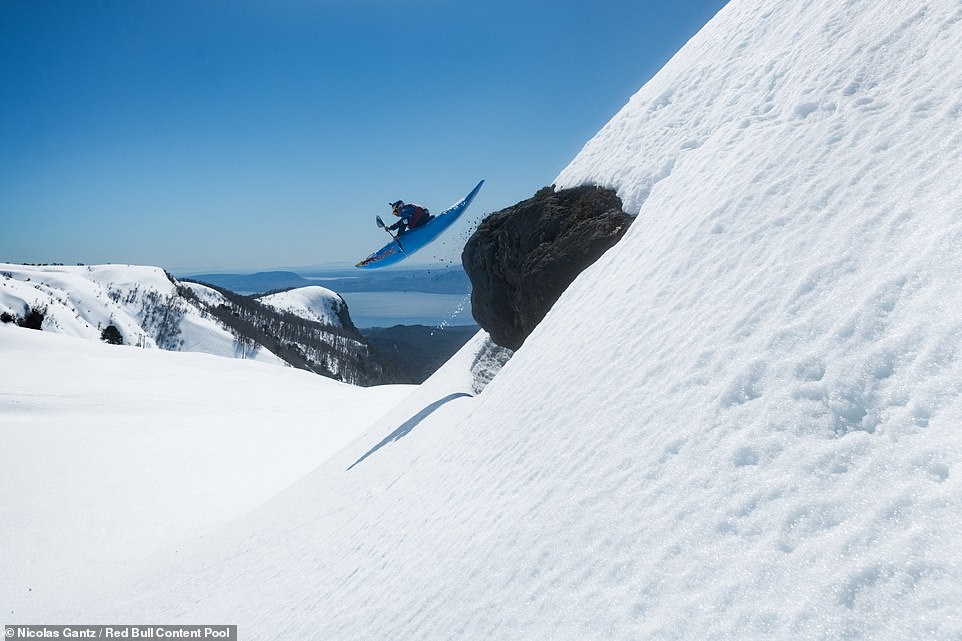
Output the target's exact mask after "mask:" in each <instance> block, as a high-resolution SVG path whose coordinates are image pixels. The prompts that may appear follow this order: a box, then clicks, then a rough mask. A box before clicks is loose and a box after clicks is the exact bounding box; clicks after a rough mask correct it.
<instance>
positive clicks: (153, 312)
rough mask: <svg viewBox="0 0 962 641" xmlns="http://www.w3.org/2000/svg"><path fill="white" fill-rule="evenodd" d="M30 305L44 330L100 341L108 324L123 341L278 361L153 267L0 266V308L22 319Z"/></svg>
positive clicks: (268, 361) (278, 362)
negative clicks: (205, 311) (208, 312)
mask: <svg viewBox="0 0 962 641" xmlns="http://www.w3.org/2000/svg"><path fill="white" fill-rule="evenodd" d="M209 291H211V292H213V290H209ZM214 293H216V292H214ZM32 307H38V308H42V309H45V310H46V313H45V319H44V325H43V328H44V330H45V331H53V332H57V333H62V334H67V335H69V336H77V337H81V338H88V339H94V340H100V334H101V331H102V330H103V329H104V328H105V327H107V326H108V325H114V326H115V327H117V329H118V330H119V331H120V334H121V336H122V337H123V340H124V343H125V344H128V345H142V346H144V347H150V348H156V347H160V348H161V349H168V350H178V351H194V352H205V353H209V354H216V355H218V356H228V357H238V358H249V359H252V360H258V361H263V362H267V363H273V364H275V365H282V364H284V361H282V360H281V359H279V358H278V357H277V356H275V355H274V354H272V353H271V352H270V351H269V350H267V349H265V348H263V347H262V346H259V345H249V344H247V343H245V342H244V341H239V340H238V338H237V336H236V335H234V334H233V333H232V332H230V331H229V330H227V329H226V328H225V327H223V326H222V325H221V324H220V323H218V322H217V321H215V320H214V319H212V318H210V317H209V316H207V315H206V314H203V313H202V311H201V310H200V309H198V308H197V307H195V306H194V305H192V304H191V303H190V301H188V300H185V299H184V298H183V297H182V296H180V294H179V293H178V291H177V287H176V285H175V283H174V282H173V281H172V280H171V279H170V278H169V277H168V275H167V274H166V273H165V272H164V270H162V269H160V268H159V267H141V266H136V265H89V266H55V265H45V266H36V267H34V266H29V265H13V264H2V263H0V312H7V313H9V314H12V315H14V316H22V315H23V314H24V310H25V309H29V308H32Z"/></svg>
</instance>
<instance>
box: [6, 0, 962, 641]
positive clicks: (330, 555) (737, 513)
mask: <svg viewBox="0 0 962 641" xmlns="http://www.w3.org/2000/svg"><path fill="white" fill-rule="evenodd" d="M959 51H962V4H960V3H959V2H958V0H951V1H950V0H937V1H932V2H923V3H915V2H907V1H901V0H876V1H875V2H867V1H850V2H839V1H838V0H807V1H804V2H797V3H795V2H784V0H758V1H748V0H733V1H732V2H731V3H730V4H729V5H728V6H727V7H726V8H725V9H724V10H723V11H722V12H720V14H719V15H718V16H717V17H716V18H715V19H714V20H712V22H711V23H709V25H708V26H707V27H706V28H705V29H703V30H702V32H700V33H699V34H698V35H697V36H696V37H695V38H694V39H693V40H692V41H691V42H690V43H689V44H688V45H686V47H685V48H684V49H682V51H681V52H679V53H678V54H677V55H676V56H675V58H674V59H672V61H671V62H670V63H669V64H668V65H667V66H666V67H665V69H664V70H663V71H662V72H660V73H659V74H658V76H656V77H655V78H654V79H653V80H652V81H651V82H649V83H648V84H647V85H646V86H645V87H644V88H642V90H641V91H640V92H639V93H638V94H637V95H636V96H634V97H633V98H632V99H631V101H630V103H629V104H628V105H627V106H626V107H625V109H624V110H623V111H622V112H620V113H619V114H618V115H616V116H615V117H614V118H613V119H612V121H611V122H610V123H609V124H608V125H607V126H606V127H605V128H604V129H603V130H602V131H601V132H600V133H599V134H598V136H597V137H596V138H595V139H593V140H592V141H591V142H590V143H589V144H588V145H587V146H586V147H585V149H584V150H583V151H582V153H581V154H579V156H578V157H577V158H576V159H575V160H574V161H573V162H572V164H571V166H570V167H568V168H567V169H566V170H565V171H564V172H563V173H562V174H561V176H559V178H558V181H557V182H558V184H559V186H572V185H577V184H582V183H597V184H601V185H605V186H611V187H614V188H616V189H617V190H618V192H619V194H620V195H621V197H622V198H623V200H624V201H625V203H626V206H627V208H628V209H627V211H629V213H638V216H639V217H638V219H637V220H636V222H635V223H634V224H633V226H632V229H631V230H629V232H628V234H627V235H626V236H625V237H624V239H623V240H622V241H621V242H620V243H619V244H618V245H616V246H615V247H614V248H612V249H611V250H610V251H609V252H608V253H607V254H605V256H603V257H602V258H601V259H600V260H599V261H598V262H596V263H595V264H594V265H593V266H592V267H590V268H589V269H588V270H587V271H585V272H584V273H583V274H582V275H581V277H579V278H578V280H576V281H575V283H574V284H572V286H571V287H570V288H569V289H568V291H567V292H566V293H565V295H563V296H562V298H561V299H560V300H559V301H558V302H557V303H556V304H555V306H554V308H553V309H552V311H551V312H550V313H549V314H548V316H547V317H546V318H545V320H544V321H543V322H542V323H541V325H540V326H539V327H538V328H537V329H536V330H535V331H534V333H533V334H532V335H531V336H530V337H529V338H528V339H527V341H526V342H525V345H524V347H523V348H521V349H520V350H519V351H518V352H517V353H516V354H515V355H514V356H513V358H512V359H511V360H510V361H509V362H508V363H507V364H506V365H505V367H504V369H503V370H502V371H501V372H500V373H499V374H498V375H497V377H495V378H494V380H493V381H492V382H491V383H490V385H489V386H488V387H487V388H485V390H484V391H483V393H481V394H480V395H479V396H477V397H475V398H471V397H469V396H467V394H469V393H470V391H471V387H470V386H471V384H472V380H471V377H470V376H468V375H462V374H461V369H457V370H456V371H457V372H458V373H457V374H455V373H454V370H452V368H453V367H455V366H458V367H459V368H464V369H468V367H469V365H470V363H472V362H473V361H474V358H475V356H476V355H477V353H478V350H479V349H480V345H477V344H474V343H472V344H471V345H470V346H466V347H465V350H468V351H467V352H466V351H465V350H462V352H461V353H459V356H456V357H455V359H452V362H451V363H449V364H448V365H447V366H445V368H442V370H441V371H439V372H438V374H436V375H435V376H434V377H432V378H431V379H429V381H427V382H426V383H424V384H423V385H422V386H420V387H419V388H418V389H417V391H416V392H415V393H414V394H412V395H411V396H410V397H408V398H407V399H405V401H404V402H402V403H401V404H400V405H398V406H397V407H396V408H395V409H394V410H392V411H391V412H390V413H389V414H388V415H387V416H385V417H384V418H383V419H381V420H380V421H378V422H376V423H375V424H374V425H373V426H372V427H371V428H370V429H369V430H368V431H367V432H366V433H365V434H364V435H362V436H361V437H360V438H359V439H358V440H357V441H355V442H353V443H352V444H351V445H349V446H347V447H346V448H345V449H343V450H341V451H340V452H339V453H337V454H336V455H335V456H334V457H332V458H331V459H330V460H328V461H327V462H325V463H324V464H322V465H321V466H319V467H318V468H317V469H316V470H315V471H314V472H313V473H311V474H310V475H309V476H307V477H305V478H304V479H303V480H301V481H300V482H298V483H297V484H295V485H294V486H292V487H291V488H289V489H288V490H286V491H284V492H282V493H279V494H278V495H277V496H275V497H274V498H273V499H272V500H270V501H268V502H266V503H265V504H263V505H262V506H261V507H260V508H258V509H257V510H254V511H252V512H251V513H249V514H247V515H245V516H244V517H241V518H239V519H236V520H234V521H233V522H231V523H230V525H229V527H227V528H224V529H222V530H219V531H217V532H211V533H209V534H208V535H207V536H205V537H204V539H202V540H195V541H193V542H192V543H191V544H190V545H185V546H180V547H179V548H178V549H179V554H177V555H176V556H175V555H173V554H168V555H166V556H158V557H156V558H154V559H152V560H151V562H150V563H143V564H140V565H138V566H137V567H132V568H131V569H130V578H129V579H122V578H121V577H117V576H109V575H108V576H105V577H103V578H102V580H100V581H98V582H97V583H96V584H95V585H92V586H91V589H90V590H89V591H88V592H86V593H82V594H74V595H72V598H70V599H64V600H62V601H59V602H56V607H54V606H47V607H33V606H30V605H28V606H26V607H25V609H24V610H23V611H21V612H18V614H22V617H21V616H18V617H17V618H18V619H20V620H32V619H33V620H40V619H47V620H58V621H81V620H83V621H121V620H123V621H133V620H140V621H182V622H196V621H198V620H210V621H219V622H232V623H237V624H238V625H239V630H240V632H241V634H242V635H243V636H244V637H245V638H270V639H305V638H312V639H362V638H363V639H386V638H396V639H449V638H471V639H505V640H508V639H510V640H512V641H514V640H516V639H549V638H550V639H692V640H696V639H697V640H699V641H701V640H704V639H740V640H741V639H776V640H795V639H893V640H895V639H940V640H941V639H944V640H955V641H958V639H960V638H962V618H960V617H962V615H960V613H962V567H960V562H962V552H960V551H959V550H962V529H960V525H962V467H960V466H962V463H960V461H962V432H960V430H959V425H960V420H962V394H960V393H962V184H960V181H959V180H958V177H959V176H960V175H962V162H960V160H962V158H960V155H962V126H960V125H962V64H960V62H959V56H958V52H959ZM613 62H615V63H618V64H621V62H620V61H613ZM17 331H19V330H17ZM472 349H473V350H474V351H473V352H471V350H472ZM465 363H467V366H465ZM16 587H17V588H18V589H19V588H20V586H16Z"/></svg>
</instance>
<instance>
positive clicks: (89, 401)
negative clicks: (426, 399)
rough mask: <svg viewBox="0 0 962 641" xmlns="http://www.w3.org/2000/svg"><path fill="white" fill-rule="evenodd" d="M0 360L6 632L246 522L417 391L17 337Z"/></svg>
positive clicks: (45, 335)
mask: <svg viewBox="0 0 962 641" xmlns="http://www.w3.org/2000/svg"><path fill="white" fill-rule="evenodd" d="M0 354H2V364H3V365H2V367H0V443H2V451H3V453H4V462H3V465H2V466H0V488H2V489H0V541H3V548H4V554H3V555H0V577H3V579H2V580H0V603H2V605H3V609H2V610H0V612H3V614H4V615H7V616H4V617H3V618H4V619H5V620H6V621H10V620H11V619H10V618H9V616H10V615H16V614H19V613H20V612H21V610H22V608H23V607H25V606H28V605H34V606H35V604H36V601H37V600H38V599H44V598H48V597H50V595H51V593H55V594H56V593H59V592H60V591H64V592H66V593H67V594H76V593H77V592H78V591H80V590H81V589H83V590H86V589H87V588H88V587H89V586H91V585H95V584H96V583H97V580H98V579H100V578H101V577H103V576H104V575H112V574H115V573H117V572H120V571H122V570H123V567H124V566H125V565H127V564H128V563H132V562H133V561H136V560H139V559H142V558H145V557H148V556H150V555H151V554H154V553H156V552H158V551H159V550H165V551H166V550H168V549H170V550H171V551H172V550H173V549H176V544H178V543H180V542H182V541H183V540H184V539H187V538H191V537H193V536H197V535H199V534H202V533H204V532H206V531H207V530H209V529H210V528H212V527H216V526H218V525H222V524H224V523H227V522H229V521H230V520H231V519H233V518H235V517H237V516H239V515H241V514H243V513H245V512H247V511H248V510H250V509H252V508H253V507H255V506H256V505H258V504H259V503H261V502H263V501H265V500H266V499H268V498H269V497H271V496H272V495H274V494H276V493H277V492H279V491H280V490H282V489H284V488H285V487H287V486H288V485H290V484H291V483H292V482H294V481H295V480H297V479H298V478H300V477H301V476H303V475H304V474H306V473H307V472H309V471H310V470H312V469H313V468H314V467H315V466H316V465H318V464H319V463H320V462H322V461H323V460H325V459H326V458H328V457H329V456H330V455H331V454H333V453H334V452H336V451H337V450H339V449H340V448H341V447H343V446H344V444H346V443H348V442H349V441H350V440H352V439H353V438H354V437H356V436H357V434H358V433H359V432H360V431H361V430H363V429H364V428H366V427H367V425H368V424H369V423H370V422H371V421H373V420H374V419H375V418H377V417H378V416H380V415H381V414H383V413H384V412H385V411H386V410H387V409H389V408H390V407H391V406H392V405H394V404H395V403H397V402H398V401H399V400H400V399H402V398H404V397H405V396H407V395H408V394H409V393H410V391H411V389H412V388H410V387H409V386H388V387H379V388H369V389H365V388H359V387H353V386H350V385H346V384H343V383H338V382H336V381H332V380H330V379H327V378H324V377H321V376H317V375H315V374H311V373H309V372H304V371H301V370H295V369H293V368H277V367H273V366H269V365H265V364H260V363H254V362H249V361H239V360H235V359H225V358H217V357H214V356H209V355H206V354H181V353H170V352H166V351H159V350H143V349H137V348H134V347H124V346H113V345H106V344H100V343H97V342H93V341H82V340H77V339H76V338H72V337H66V336H61V335H58V334H55V333H52V332H38V331H33V330H28V329H21V328H19V327H14V326H11V325H0ZM55 602H56V600H55ZM14 618H16V617H14Z"/></svg>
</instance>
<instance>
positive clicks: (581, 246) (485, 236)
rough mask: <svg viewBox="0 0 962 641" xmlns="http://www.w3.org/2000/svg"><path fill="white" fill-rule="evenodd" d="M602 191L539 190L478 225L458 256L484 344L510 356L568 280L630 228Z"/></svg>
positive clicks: (610, 194)
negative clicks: (483, 332) (485, 337)
mask: <svg viewBox="0 0 962 641" xmlns="http://www.w3.org/2000/svg"><path fill="white" fill-rule="evenodd" d="M621 207H622V204H621V199H620V198H618V196H617V195H616V194H615V192H614V191H612V190H610V189H602V188H600V187H576V188H574V189H564V190H561V191H555V190H554V188H553V187H545V188H543V189H541V190H539V191H538V193H536V194H535V195H534V197H533V198H529V199H528V200H525V201H522V202H520V203H518V204H517V205H514V206H513V207H508V208H507V209H502V210H501V211H499V212H495V213H493V214H491V215H490V216H488V217H487V218H485V219H484V221H482V223H481V224H480V226H479V227H478V229H477V231H475V233H474V234H473V235H472V236H471V238H470V239H468V242H467V244H466V245H465V247H464V252H463V253H462V254H461V262H462V263H463V265H464V270H465V271H466V272H467V274H468V277H469V278H470V279H471V285H472V291H471V311H472V313H473V314H474V319H475V320H476V321H477V322H478V324H479V325H480V326H481V327H483V328H484V329H485V330H486V331H487V332H488V334H489V335H490V336H491V338H492V340H494V342H496V343H497V344H498V345H502V346H504V347H507V348H509V349H512V350H514V349H518V348H519V347H521V344H522V343H524V340H525V338H527V337H528V334H530V333H531V331H532V330H533V329H534V328H535V326H537V324H538V323H539V322H541V319H543V318H544V316H545V314H547V313H548V310H549V309H551V306H552V305H553V304H554V303H555V301H556V300H558V297H559V296H561V294H562V292H564V290H565V289H566V288H567V287H568V285H570V284H571V282H572V281H573V280H574V279H575V277H576V276H577V275H578V274H580V273H581V272H582V271H583V270H584V269H585V268H586V267H588V266H589V265H591V264H592V263H593V262H595V261H596V260H597V259H598V258H599V257H600V256H601V255H602V254H603V253H604V252H605V251H606V250H607V249H608V248H609V247H611V246H612V245H614V244H615V243H616V242H618V241H619V240H620V239H621V237H622V236H623V235H624V233H625V232H626V231H627V230H628V226H629V225H630V224H631V221H632V220H633V219H632V217H631V216H629V215H628V214H626V213H624V212H623V211H622V209H621Z"/></svg>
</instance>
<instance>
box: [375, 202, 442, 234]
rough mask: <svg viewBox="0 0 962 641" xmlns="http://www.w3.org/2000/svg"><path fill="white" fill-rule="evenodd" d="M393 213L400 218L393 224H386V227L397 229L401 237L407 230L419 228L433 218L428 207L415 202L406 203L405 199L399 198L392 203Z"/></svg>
mask: <svg viewBox="0 0 962 641" xmlns="http://www.w3.org/2000/svg"><path fill="white" fill-rule="evenodd" d="M391 213H393V214H394V215H395V216H397V217H398V218H399V220H398V221H397V222H396V223H394V224H393V225H390V226H385V227H384V229H387V230H388V231H391V230H393V229H396V230H397V235H398V237H399V238H400V237H401V236H402V235H403V234H404V232H406V231H407V230H409V229H417V228H418V227H420V226H421V225H423V224H425V223H427V222H428V221H429V220H431V218H432V216H431V214H430V213H429V212H428V210H427V208H425V207H422V206H421V205H415V204H413V203H407V204H405V202H404V201H403V200H397V201H395V202H393V203H391Z"/></svg>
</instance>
